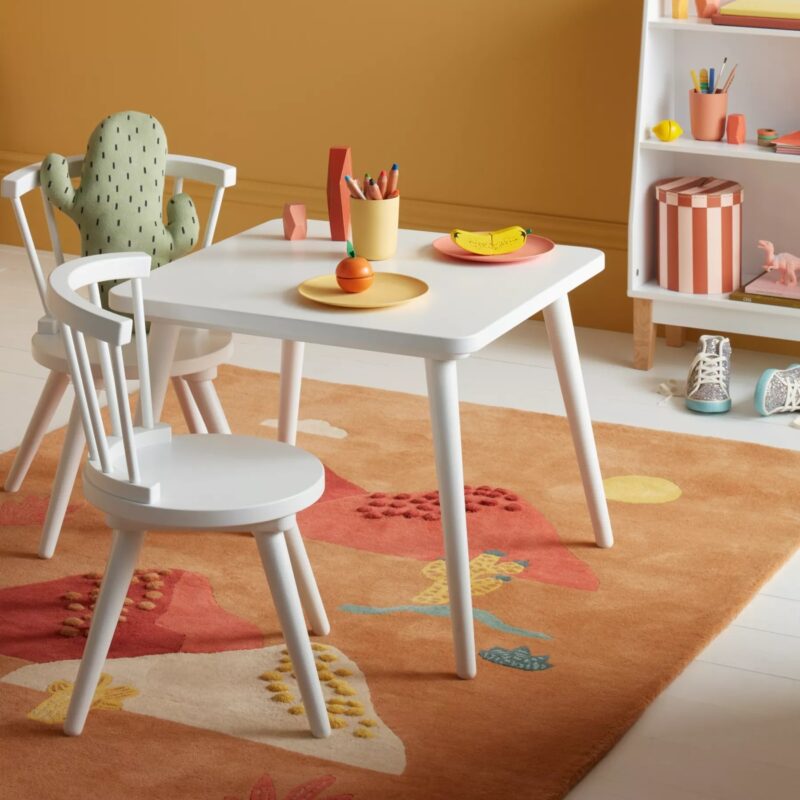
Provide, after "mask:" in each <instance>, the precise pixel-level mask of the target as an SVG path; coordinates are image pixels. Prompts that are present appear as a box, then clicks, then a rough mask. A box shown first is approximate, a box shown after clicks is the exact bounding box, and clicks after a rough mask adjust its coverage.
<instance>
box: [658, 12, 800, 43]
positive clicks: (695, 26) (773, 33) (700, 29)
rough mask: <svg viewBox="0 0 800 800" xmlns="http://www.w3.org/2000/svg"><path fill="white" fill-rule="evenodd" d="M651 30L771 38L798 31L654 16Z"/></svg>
mask: <svg viewBox="0 0 800 800" xmlns="http://www.w3.org/2000/svg"><path fill="white" fill-rule="evenodd" d="M648 26H649V27H650V29H651V30H655V31H659V30H661V31H678V32H680V33H689V34H701V35H705V36H770V37H773V38H781V39H782V38H791V37H795V38H797V37H798V36H800V31H784V30H780V29H778V28H744V27H741V28H740V27H735V26H730V25H714V24H713V23H712V22H711V20H710V19H698V18H697V17H689V19H672V18H671V17H663V16H662V17H656V18H655V19H651V20H650V21H649V22H648Z"/></svg>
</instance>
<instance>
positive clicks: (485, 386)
mask: <svg viewBox="0 0 800 800" xmlns="http://www.w3.org/2000/svg"><path fill="white" fill-rule="evenodd" d="M39 314H40V308H39V305H38V297H37V295H36V291H35V289H34V286H33V281H32V279H31V277H30V274H29V272H28V266H27V261H26V259H25V257H24V253H23V251H22V250H21V249H19V248H13V247H8V246H5V245H0V409H2V413H0V451H2V450H7V449H11V448H13V447H16V446H17V445H18V443H19V441H20V439H21V437H22V433H23V430H24V427H25V424H26V423H27V419H28V415H29V413H30V409H31V408H32V406H33V404H34V403H35V402H36V399H37V397H38V394H39V392H40V390H41V388H42V386H43V383H44V378H45V372H44V370H43V369H41V368H40V367H38V366H37V365H36V364H34V363H33V361H32V360H31V358H30V353H29V349H28V342H29V339H30V335H31V332H32V331H33V328H34V324H35V320H36V319H37V317H38V316H39ZM578 339H579V346H580V348H581V353H582V356H583V364H584V372H585V378H586V383H587V387H588V392H589V403H590V406H591V409H592V416H593V418H594V419H597V420H603V421H607V422H619V423H623V424H626V425H637V426H642V427H649V428H658V429H661V430H671V431H679V432H683V433H695V434H700V435H708V436H718V437H722V438H728V439H740V440H743V441H748V442H757V443H762V444H769V445H773V446H776V447H786V448H791V449H795V450H800V428H792V427H790V425H789V423H790V417H788V416H777V417H772V418H768V419H762V418H759V417H757V416H756V415H755V412H754V411H753V409H752V394H753V389H754V386H755V381H756V379H757V377H758V375H759V374H760V372H761V371H762V370H763V369H766V368H767V367H775V366H783V365H785V362H786V361H787V359H786V358H785V357H780V356H777V357H771V356H769V355H765V354H762V353H752V352H744V351H740V352H736V353H734V357H733V382H732V383H733V385H732V391H733V397H734V408H733V411H732V412H731V413H729V414H725V415H719V416H718V417H714V418H711V419H709V418H706V417H702V416H700V415H695V414H691V413H689V412H687V411H686V410H685V408H684V406H683V403H682V401H681V400H680V399H676V398H673V399H665V398H664V397H663V396H661V395H660V394H658V391H657V390H658V386H659V384H661V383H662V382H664V381H667V380H669V379H677V380H679V381H682V380H684V379H685V376H686V370H687V367H688V363H689V361H690V360H691V357H692V354H693V350H694V347H693V345H688V344H687V345H686V346H685V347H684V348H682V349H679V350H674V349H669V348H666V347H665V346H663V344H662V343H659V347H658V352H657V355H656V367H655V369H654V370H653V371H652V372H649V373H643V372H637V371H635V370H633V369H631V368H630V366H629V362H630V355H631V341H630V337H629V336H627V335H622V334H617V333H610V332H603V331H595V330H579V331H578ZM278 356H279V344H278V343H277V342H275V341H271V340H261V339H252V338H249V337H239V338H238V340H237V343H236V356H235V363H237V364H241V365H242V366H246V367H254V368H260V369H267V370H273V371H276V370H277V369H278V363H279V361H278ZM305 374H306V375H307V376H309V377H312V378H317V379H320V380H330V381H337V382H341V383H353V384H359V385H364V386H374V387H379V388H385V389H394V390H399V391H406V392H413V393H417V394H423V393H424V391H425V376H424V369H423V366H422V364H421V363H419V362H417V361H415V360H414V359H409V358H402V357H395V356H384V355H379V354H374V353H365V352H356V351H347V350H340V349H337V348H330V347H320V346H309V347H308V348H307V350H306V362H305ZM459 379H460V386H461V396H462V399H464V400H468V401H471V402H476V403H486V404H491V405H501V406H508V407H512V408H520V409H526V410H530V411H544V412H549V413H556V414H563V406H562V403H561V397H560V394H559V390H558V383H557V380H556V375H555V371H554V369H553V366H552V362H551V359H550V353H549V349H548V347H547V340H546V336H545V333H544V329H543V326H542V325H541V324H539V323H534V322H531V323H527V324H526V325H523V326H521V327H520V328H519V329H518V330H517V331H515V332H513V333H512V334H510V335H509V336H506V337H505V338H504V339H502V340H501V341H499V342H496V343H495V344H494V345H493V346H491V347H490V348H487V350H486V351H484V352H483V353H482V354H481V356H480V357H476V358H472V359H469V360H467V361H464V362H462V363H461V364H460V365H459ZM67 414H68V407H67V405H66V404H62V407H61V409H60V410H59V413H58V414H57V416H56V419H55V421H54V426H60V425H63V424H65V423H66V418H67ZM757 477H758V479H759V480H784V481H786V491H787V492H797V491H798V486H800V480H799V479H800V476H778V475H759V476H757ZM570 798H571V800H667V799H668V800H711V798H714V800H754V799H755V798H758V799H759V800H783V799H784V798H786V800H797V798H800V555H798V556H795V557H794V558H793V559H792V560H791V561H790V562H789V563H788V564H786V566H785V567H784V568H783V569H782V570H781V571H780V572H779V573H778V575H776V576H775V578H773V580H771V581H770V582H769V584H767V585H766V586H764V587H763V589H762V591H761V592H760V593H759V594H758V595H757V596H756V597H755V598H754V599H753V601H752V602H751V603H750V605H749V606H748V607H747V608H746V609H745V610H744V611H743V612H742V614H741V615H740V616H739V618H738V619H737V620H735V621H734V623H733V624H731V626H730V627H729V628H728V629H727V630H725V631H724V632H723V633H722V634H721V635H720V636H719V637H718V638H717V639H716V640H714V641H713V642H712V643H711V644H710V645H709V646H708V647H707V648H706V649H705V650H704V651H703V652H702V653H701V654H700V655H699V656H698V658H697V659H696V660H695V661H694V662H693V663H692V664H690V666H689V667H688V668H687V669H686V670H685V672H684V673H683V674H682V675H680V677H679V678H678V679H677V680H675V682H674V683H673V684H672V685H671V686H670V687H669V688H668V689H667V690H666V691H665V692H664V693H663V694H662V695H661V696H660V697H659V698H658V699H657V700H656V701H655V702H654V703H653V704H652V706H651V707H650V708H649V709H648V710H647V712H646V713H645V715H644V716H643V717H642V719H641V720H640V721H639V722H638V723H637V724H636V725H635V726H634V727H633V728H632V729H631V730H630V732H629V733H628V734H627V736H625V738H624V739H623V740H622V741H621V742H620V743H619V745H618V746H617V747H616V748H615V749H614V750H613V751H612V752H611V754H610V755H609V756H607V757H606V758H605V759H604V761H603V762H602V763H600V764H599V765H598V766H597V767H596V768H595V769H594V770H593V771H592V772H591V773H590V774H589V775H588V776H587V777H586V778H585V779H584V780H583V782H582V783H581V784H580V785H579V786H578V787H576V788H575V789H574V790H573V792H572V793H571V794H570Z"/></svg>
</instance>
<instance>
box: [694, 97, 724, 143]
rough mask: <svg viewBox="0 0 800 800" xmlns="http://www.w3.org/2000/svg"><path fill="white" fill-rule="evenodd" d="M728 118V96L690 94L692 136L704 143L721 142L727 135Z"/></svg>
mask: <svg viewBox="0 0 800 800" xmlns="http://www.w3.org/2000/svg"><path fill="white" fill-rule="evenodd" d="M727 116H728V94H727V92H726V93H724V94H723V93H720V94H703V93H702V92H694V91H690V92H689V117H690V119H691V123H692V136H694V138H695V139H699V140H700V141H703V142H719V141H721V140H722V137H723V136H724V135H725V120H726V119H727Z"/></svg>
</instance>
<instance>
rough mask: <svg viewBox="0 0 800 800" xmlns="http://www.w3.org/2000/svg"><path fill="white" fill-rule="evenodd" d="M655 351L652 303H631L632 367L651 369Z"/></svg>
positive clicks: (649, 301) (645, 301) (637, 300)
mask: <svg viewBox="0 0 800 800" xmlns="http://www.w3.org/2000/svg"><path fill="white" fill-rule="evenodd" d="M655 351H656V326H655V325H654V324H653V301H652V300H639V299H636V300H634V301H633V366H634V367H635V368H636V369H652V367H653V358H654V356H655Z"/></svg>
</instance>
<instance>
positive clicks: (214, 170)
mask: <svg viewBox="0 0 800 800" xmlns="http://www.w3.org/2000/svg"><path fill="white" fill-rule="evenodd" d="M67 162H68V164H69V174H70V177H73V178H74V177H77V176H80V173H81V166H82V164H83V156H71V157H69V158H68V159H67ZM40 166H41V164H40V162H37V163H36V164H30V165H29V166H27V167H23V168H22V169H19V170H17V171H16V172H12V173H10V174H9V175H7V176H6V177H5V178H3V181H2V184H0V195H2V196H3V197H8V198H10V200H11V204H12V206H13V208H14V214H15V216H16V220H17V225H18V227H19V231H20V234H21V235H22V240H23V242H24V244H25V250H26V252H27V255H28V260H29V261H30V266H31V270H32V272H33V277H34V281H35V283H36V288H37V290H38V292H39V297H40V299H41V302H42V307H43V309H44V316H43V317H42V318H41V319H40V320H39V324H38V327H37V331H36V333H35V334H34V335H33V338H32V340H31V352H32V355H33V358H34V360H35V361H36V362H37V363H38V364H41V365H42V366H43V367H45V368H47V369H49V370H50V373H49V375H48V377H47V380H46V382H45V385H44V388H43V389H42V393H41V395H40V397H39V401H38V403H37V405H36V408H35V409H34V411H33V414H32V416H31V419H30V422H29V423H28V427H27V429H26V431H25V435H24V437H23V439H22V443H21V444H20V447H19V450H18V451H17V455H16V457H15V458H14V462H13V464H12V465H11V469H10V470H9V472H8V475H7V476H6V480H5V486H4V489H5V491H7V492H16V491H18V490H19V488H20V487H21V485H22V482H23V480H24V478H25V475H26V474H27V472H28V469H29V467H30V465H31V463H32V461H33V458H34V456H35V455H36V452H37V450H38V449H39V446H40V444H41V441H42V438H43V436H44V434H45V432H46V431H47V426H48V425H49V424H50V420H51V419H52V417H53V414H54V413H55V410H56V408H57V407H58V404H59V402H60V400H61V397H62V395H63V394H64V391H65V390H66V388H67V384H68V383H69V369H68V364H67V354H66V353H65V351H64V344H63V341H62V338H61V336H60V335H59V332H58V326H57V324H56V322H55V320H54V319H53V317H52V316H51V314H50V311H49V309H48V306H47V283H46V278H45V273H44V270H43V269H42V264H41V261H40V259H39V254H38V252H37V250H36V246H35V244H34V241H33V236H32V234H31V229H30V225H29V224H28V219H27V216H26V214H25V209H24V207H23V204H22V198H23V197H24V196H25V195H26V194H28V193H29V192H32V191H34V190H35V189H36V188H39V187H40V183H39V167H40ZM166 174H167V176H168V177H172V178H174V179H175V185H174V193H175V194H177V193H178V192H180V191H182V188H183V181H184V178H186V179H189V180H194V181H199V182H202V183H206V184H210V185H212V186H213V187H214V196H213V198H212V201H211V208H210V211H209V214H208V218H207V220H206V223H205V227H204V230H203V236H202V244H201V246H202V247H207V246H208V245H210V244H211V243H212V241H213V239H214V231H215V229H216V225H217V219H218V218H219V211H220V207H221V205H222V198H223V195H224V192H225V189H226V187H229V186H233V185H235V183H236V167H233V166H230V165H228V164H221V163H218V162H215V161H208V160H206V159H202V158H194V157H192V156H181V155H171V154H170V155H168V156H167V166H166ZM41 196H42V200H43V203H44V212H45V217H46V220H47V227H48V231H49V234H50V244H51V247H52V249H53V254H54V257H55V263H56V265H59V264H62V263H63V262H64V254H63V251H62V245H61V240H60V238H59V235H58V227H57V226H56V221H55V215H54V213H53V208H52V206H51V205H50V203H49V202H48V201H47V199H46V198H45V195H44V193H42V195H41ZM232 338H233V337H232V334H231V333H229V332H227V331H216V330H212V331H209V330H199V329H183V330H182V331H181V334H180V337H179V340H178V345H177V348H176V352H175V360H174V362H173V365H172V372H171V376H172V385H173V388H174V389H175V393H176V394H177V396H178V400H179V402H180V405H181V409H182V411H183V415H184V417H185V419H186V423H187V425H188V426H189V430H190V431H191V432H192V433H206V432H209V433H230V428H229V426H228V422H227V420H226V418H225V412H224V411H223V410H222V405H221V404H220V401H219V398H218V397H217V393H216V390H215V389H214V383H213V381H214V378H216V376H217V367H218V365H219V364H222V363H224V362H226V361H228V360H230V357H231V355H232V353H233V343H232ZM88 355H89V362H90V365H91V368H92V374H93V375H94V376H95V378H96V379H98V380H102V379H103V378H104V376H105V375H106V374H107V373H108V372H109V370H110V369H111V366H110V364H109V363H108V359H107V356H106V354H105V353H104V351H103V349H102V348H101V350H100V351H99V352H96V351H94V350H90V351H89V354H88ZM135 355H136V354H135V348H134V347H133V346H131V347H127V348H125V349H124V350H123V359H124V362H125V365H126V368H127V369H128V375H129V377H130V378H131V379H132V380H135V379H137V378H138V374H137V372H136V358H135ZM109 410H110V411H111V412H112V422H113V424H114V426H115V428H116V429H117V430H118V429H119V421H118V420H117V419H116V418H115V417H114V416H113V415H114V408H113V406H112V405H111V404H109ZM82 452H83V433H82V430H81V423H80V416H79V413H78V407H77V405H76V404H75V403H74V402H73V406H72V414H71V415H70V420H69V424H68V426H67V433H66V436H65V439H64V445H63V448H62V451H61V457H60V459H59V464H58V470H57V471H56V477H55V481H54V483H53V490H52V493H51V497H50V504H49V506H48V509H47V517H46V519H45V523H44V527H43V530H42V535H41V539H40V542H39V555H40V556H41V557H42V558H50V557H51V556H52V555H53V552H54V551H55V548H56V544H57V542H58V536H59V534H60V532H61V525H62V523H63V521H64V515H65V514H66V509H67V504H68V503H69V497H70V494H71V492H72V487H73V485H74V483H75V476H76V475H77V471H78V466H79V464H80V458H81V453H82Z"/></svg>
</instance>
